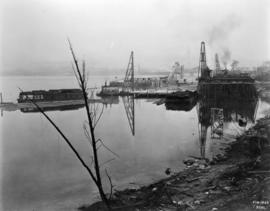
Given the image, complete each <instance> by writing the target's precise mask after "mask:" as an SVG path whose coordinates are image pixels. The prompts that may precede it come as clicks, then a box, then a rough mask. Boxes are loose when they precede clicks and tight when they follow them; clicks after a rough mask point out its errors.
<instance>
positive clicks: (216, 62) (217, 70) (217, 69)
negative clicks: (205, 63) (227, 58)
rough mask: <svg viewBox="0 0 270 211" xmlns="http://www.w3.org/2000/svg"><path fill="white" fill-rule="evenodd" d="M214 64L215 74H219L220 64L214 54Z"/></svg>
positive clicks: (216, 55)
mask: <svg viewBox="0 0 270 211" xmlns="http://www.w3.org/2000/svg"><path fill="white" fill-rule="evenodd" d="M215 64H216V73H219V72H220V63H219V58H218V54H217V53H216V54H215Z"/></svg>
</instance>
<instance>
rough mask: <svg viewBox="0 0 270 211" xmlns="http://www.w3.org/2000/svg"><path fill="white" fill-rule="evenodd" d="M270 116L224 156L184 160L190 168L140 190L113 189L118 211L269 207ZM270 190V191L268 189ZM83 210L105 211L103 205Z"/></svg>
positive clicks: (113, 200) (112, 202)
mask: <svg viewBox="0 0 270 211" xmlns="http://www.w3.org/2000/svg"><path fill="white" fill-rule="evenodd" d="M269 143H270V116H267V117H264V118H261V119H259V120H258V121H257V123H256V124H255V125H254V126H253V127H252V128H250V129H249V130H247V131H246V132H245V133H244V134H243V135H241V136H240V137H238V138H237V139H236V141H234V142H232V143H229V147H228V148H227V150H225V153H224V155H222V156H217V157H216V158H215V159H213V160H211V161H209V160H208V159H202V158H191V159H187V160H184V161H183V162H184V164H185V165H186V166H187V168H186V169H184V170H182V171H180V172H178V173H174V174H172V175H171V176H169V177H167V178H165V179H161V180H160V181H158V182H155V183H153V184H149V185H147V186H143V187H140V188H138V189H125V190H122V191H114V193H113V195H112V198H111V206H112V208H113V210H123V211H124V210H125V211H129V210H130V211H133V210H213V211H214V210H224V211H225V210H235V211H237V210H239V211H240V210H247V211H249V210H260V209H261V210H267V209H270V179H269V176H270V147H269ZM268 187H269V188H268ZM78 209H79V210H82V211H90V210H91V211H95V210H100V211H101V210H106V209H105V208H104V205H103V203H102V202H100V201H99V202H96V203H94V204H91V205H83V206H81V207H79V208H78Z"/></svg>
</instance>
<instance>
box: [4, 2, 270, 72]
mask: <svg viewBox="0 0 270 211" xmlns="http://www.w3.org/2000/svg"><path fill="white" fill-rule="evenodd" d="M2 2H3V3H2V13H1V14H2V17H1V19H0V20H1V55H0V56H1V63H2V68H1V69H2V70H3V71H14V70H18V69H20V68H21V69H26V68H31V67H35V68H38V66H42V65H44V64H46V65H48V64H49V65H55V64H67V65H69V64H70V62H71V55H70V52H69V48H68V45H67V40H66V39H67V36H68V37H69V38H70V39H71V41H72V43H73V46H74V48H75V51H76V53H77V55H78V57H80V58H84V59H86V61H87V64H88V66H92V67H98V68H103V67H104V68H111V69H115V68H125V67H126V65H127V62H128V57H129V54H130V51H131V50H134V52H135V63H136V66H138V65H140V67H141V68H142V69H143V68H148V69H149V68H150V69H166V68H169V67H171V66H172V64H173V62H175V61H179V62H180V63H181V64H184V65H186V66H189V67H192V66H196V65H197V64H198V60H199V48H200V42H201V41H205V42H206V50H207V60H208V63H209V66H210V67H211V65H212V64H213V56H214V53H215V52H218V53H219V54H220V57H222V54H223V52H224V51H229V52H230V53H231V59H236V60H239V61H240V64H241V65H257V64H259V63H260V62H262V61H264V60H269V59H270V43H269V38H270V36H269V35H270V33H269V32H270V27H269V26H270V25H269V15H268V14H270V9H269V6H270V4H269V3H267V0H265V1H264V0H259V1H258V0H237V1H236V0H212V1H211V0H4V1H2Z"/></svg>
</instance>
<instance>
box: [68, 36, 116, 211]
mask: <svg viewBox="0 0 270 211" xmlns="http://www.w3.org/2000/svg"><path fill="white" fill-rule="evenodd" d="M68 42H69V47H70V51H71V54H72V57H73V61H74V64H75V68H74V66H73V70H74V73H75V76H76V78H77V80H78V83H79V86H80V88H81V90H82V94H83V99H84V104H85V108H86V113H87V119H88V122H87V124H88V127H89V131H90V133H88V132H86V131H87V127H86V126H85V127H84V130H85V133H86V134H88V137H89V138H91V145H92V150H93V163H94V169H95V175H93V173H91V174H90V176H91V178H92V179H93V180H94V182H95V184H96V186H97V188H98V191H99V194H100V197H101V199H102V201H103V202H104V203H105V204H106V206H107V208H108V209H109V210H110V209H111V208H110V204H109V200H108V199H107V196H106V194H105V192H104V189H103V186H102V180H101V176H100V165H99V159H98V148H97V144H98V142H101V143H103V142H102V141H101V140H100V139H98V140H96V137H95V133H94V129H95V126H96V125H97V123H98V121H99V119H100V117H101V115H102V112H103V109H102V112H100V115H99V116H98V117H97V110H96V109H97V107H92V112H91V110H90V107H89V104H88V97H87V79H88V75H87V74H86V71H85V62H83V65H82V71H81V70H80V68H79V64H78V60H77V58H76V56H75V53H74V51H73V48H72V45H71V42H70V41H69V40H68ZM103 145H104V144H103Z"/></svg>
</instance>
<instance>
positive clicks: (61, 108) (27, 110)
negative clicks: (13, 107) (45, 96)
mask: <svg viewBox="0 0 270 211" xmlns="http://www.w3.org/2000/svg"><path fill="white" fill-rule="evenodd" d="M83 107H84V105H82V104H81V105H61V106H50V107H42V109H43V111H67V110H77V109H79V108H83ZM20 110H21V112H23V113H34V112H40V111H39V110H38V109H37V108H36V107H25V108H21V109H20Z"/></svg>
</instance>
